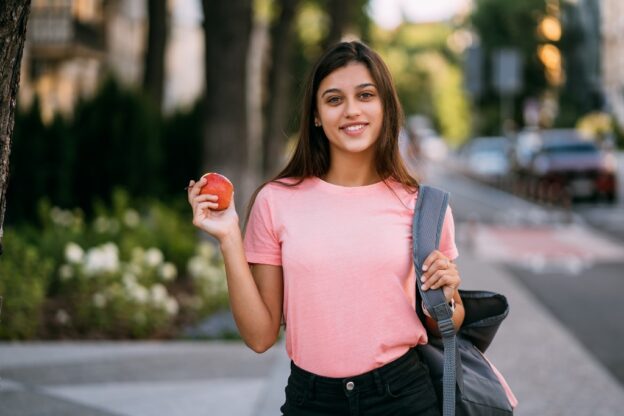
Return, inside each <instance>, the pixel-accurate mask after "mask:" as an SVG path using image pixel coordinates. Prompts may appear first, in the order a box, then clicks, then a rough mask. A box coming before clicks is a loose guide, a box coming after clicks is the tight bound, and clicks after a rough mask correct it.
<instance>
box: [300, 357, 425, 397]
mask: <svg viewBox="0 0 624 416" xmlns="http://www.w3.org/2000/svg"><path fill="white" fill-rule="evenodd" d="M418 363H420V357H419V356H418V352H417V351H416V349H415V348H411V349H410V350H408V351H407V352H406V353H405V354H403V355H402V356H401V357H399V358H397V359H396V360H394V361H391V362H389V363H388V364H386V365H384V366H382V367H379V368H377V369H375V370H371V371H368V372H366V373H363V374H359V375H356V376H353V377H338V378H334V377H324V376H319V375H316V374H314V373H311V372H309V371H306V370H304V369H302V368H300V367H298V366H297V365H296V364H295V363H294V362H292V361H291V363H290V371H291V377H290V378H289V381H288V382H289V383H290V384H293V385H298V386H301V387H304V388H307V389H314V390H316V391H323V392H325V393H330V394H331V393H336V394H343V395H344V393H349V392H351V391H354V390H355V389H357V390H358V391H360V392H366V391H371V390H380V389H383V386H382V384H383V383H384V382H388V381H392V380H394V379H395V378H397V377H401V375H402V374H405V370H406V369H407V368H409V367H411V366H414V365H416V364H418Z"/></svg>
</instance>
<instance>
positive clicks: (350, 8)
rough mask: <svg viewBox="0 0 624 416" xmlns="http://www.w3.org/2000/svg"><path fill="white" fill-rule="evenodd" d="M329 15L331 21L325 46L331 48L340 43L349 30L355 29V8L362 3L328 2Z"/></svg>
mask: <svg viewBox="0 0 624 416" xmlns="http://www.w3.org/2000/svg"><path fill="white" fill-rule="evenodd" d="M327 3H328V4H327V14H328V15H329V17H330V19H331V24H330V26H329V34H328V35H327V38H326V40H325V46H326V48H327V47H330V46H331V45H333V44H334V43H337V42H340V40H341V39H342V37H343V36H344V35H345V34H346V33H347V31H348V30H350V29H353V25H354V23H355V22H354V19H355V15H354V12H355V6H356V5H359V3H360V2H355V1H353V0H328V2H327Z"/></svg>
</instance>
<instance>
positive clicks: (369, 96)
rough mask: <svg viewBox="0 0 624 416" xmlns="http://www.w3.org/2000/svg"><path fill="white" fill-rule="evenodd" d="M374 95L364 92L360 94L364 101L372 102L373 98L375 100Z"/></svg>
mask: <svg viewBox="0 0 624 416" xmlns="http://www.w3.org/2000/svg"><path fill="white" fill-rule="evenodd" d="M373 96H374V95H373V94H372V93H370V92H363V93H362V94H360V97H361V98H362V99H364V100H370V99H371V98H373Z"/></svg>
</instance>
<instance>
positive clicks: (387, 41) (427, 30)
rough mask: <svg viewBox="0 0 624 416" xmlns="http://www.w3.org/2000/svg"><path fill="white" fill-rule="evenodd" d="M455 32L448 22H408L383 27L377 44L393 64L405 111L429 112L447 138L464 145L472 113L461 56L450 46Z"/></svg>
mask: <svg viewBox="0 0 624 416" xmlns="http://www.w3.org/2000/svg"><path fill="white" fill-rule="evenodd" d="M452 33H453V28H452V27H451V26H449V25H448V24H445V23H435V24H433V23H428V24H407V23H405V24H403V25H401V26H399V27H397V28H396V29H394V30H392V31H386V30H382V29H378V30H377V31H376V32H375V34H374V36H375V42H374V45H373V46H374V48H375V49H376V50H378V51H379V52H380V54H381V55H382V57H383V58H384V60H385V61H386V63H387V64H388V67H389V68H390V71H391V73H392V75H393V77H394V80H395V84H396V86H397V91H398V94H399V99H400V100H401V103H402V105H403V109H404V111H405V113H406V114H407V115H410V114H422V115H425V116H428V118H430V119H431V120H433V121H434V124H435V125H436V127H437V128H438V129H439V130H440V132H441V134H442V136H443V137H445V138H446V139H447V140H448V141H449V142H450V143H451V144H459V143H461V142H462V141H463V140H465V139H466V138H467V137H468V135H469V133H470V112H469V108H468V102H467V100H466V97H465V95H464V92H463V85H462V80H463V77H462V72H461V70H460V67H459V58H458V56H457V55H456V54H455V53H454V52H453V51H451V50H450V49H449V48H448V46H447V44H448V42H447V39H448V37H449V36H450V35H451V34H452Z"/></svg>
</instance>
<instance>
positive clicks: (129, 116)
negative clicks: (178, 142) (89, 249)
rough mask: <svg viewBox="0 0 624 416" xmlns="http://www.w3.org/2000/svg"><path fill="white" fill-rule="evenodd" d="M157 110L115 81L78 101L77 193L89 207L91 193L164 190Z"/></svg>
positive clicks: (75, 131)
mask: <svg viewBox="0 0 624 416" xmlns="http://www.w3.org/2000/svg"><path fill="white" fill-rule="evenodd" d="M160 125H161V120H160V113H159V111H158V109H156V108H154V107H153V106H152V105H151V103H150V101H149V100H146V99H145V98H144V97H142V96H141V95H139V94H134V93H132V92H130V91H124V90H122V89H121V88H120V86H119V85H118V84H117V83H116V82H115V81H113V80H112V79H109V80H107V81H106V82H105V83H104V84H103V85H102V87H101V90H100V92H99V93H98V94H97V95H96V96H95V97H94V98H93V99H92V100H89V101H84V102H81V103H79V104H78V105H77V106H76V108H75V110H74V119H73V123H72V130H73V135H74V137H75V142H74V143H75V151H76V153H77V154H78V155H79V157H78V158H76V163H75V169H74V175H73V176H72V177H73V180H74V183H73V195H75V197H76V198H77V202H78V206H80V207H84V208H87V207H89V204H90V203H91V199H92V197H93V195H99V196H105V195H110V194H111V191H112V188H113V187H114V186H123V187H125V188H126V189H128V190H129V191H130V192H131V193H132V194H133V195H141V196H143V195H158V194H159V192H162V190H163V183H162V182H161V181H159V180H158V179H160V178H161V177H162V171H161V169H162V167H163V165H162V160H163V159H162V158H163V147H162V136H161V129H160Z"/></svg>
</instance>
